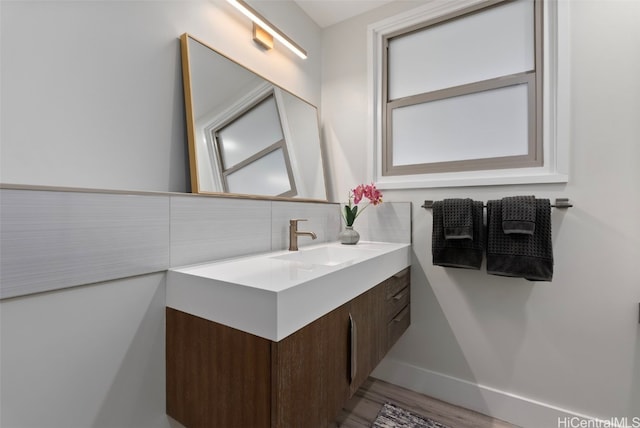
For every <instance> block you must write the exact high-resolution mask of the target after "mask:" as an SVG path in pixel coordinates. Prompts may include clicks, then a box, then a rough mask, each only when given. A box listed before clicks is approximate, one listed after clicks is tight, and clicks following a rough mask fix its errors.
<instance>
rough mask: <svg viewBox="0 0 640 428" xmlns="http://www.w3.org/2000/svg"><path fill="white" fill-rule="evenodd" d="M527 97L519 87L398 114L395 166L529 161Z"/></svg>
mask: <svg viewBox="0 0 640 428" xmlns="http://www.w3.org/2000/svg"><path fill="white" fill-rule="evenodd" d="M527 92H528V88H527V85H526V84H521V85H515V86H508V87H505V88H499V89H493V90H490V91H484V92H478V93H475V94H469V95H462V96H459V97H454V98H447V99H443V100H438V101H431V102H428V103H424V104H417V105H412V106H408V107H401V108H396V109H394V110H393V113H392V124H393V128H392V129H393V164H394V165H395V166H399V165H414V164H421V163H434V162H447V161H457V160H469V159H486V158H494V157H502V156H515V155H526V154H527V152H528V112H527Z"/></svg>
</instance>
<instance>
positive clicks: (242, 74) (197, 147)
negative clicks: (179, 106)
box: [180, 34, 327, 200]
mask: <svg viewBox="0 0 640 428" xmlns="http://www.w3.org/2000/svg"><path fill="white" fill-rule="evenodd" d="M180 40H181V48H182V70H183V79H184V89H185V106H186V111H187V130H188V134H189V162H190V168H191V191H192V192H193V193H235V194H243V195H259V196H262V197H298V198H305V199H318V200H326V199H327V192H326V186H325V176H324V167H323V159H322V150H321V146H320V132H319V127H318V111H317V109H316V107H314V106H313V105H311V104H309V103H307V102H306V101H304V100H302V99H300V98H298V97H296V96H295V95H293V94H291V93H289V92H287V91H286V90H284V89H282V88H280V87H278V86H276V85H274V84H273V83H271V82H269V81H267V80H265V79H264V78H262V77H261V76H259V75H257V74H256V73H254V72H252V71H250V70H248V69H246V68H245V67H243V66H241V65H239V64H238V63H236V62H235V61H233V60H231V59H229V58H227V57H226V56H224V55H222V54H220V53H218V52H217V51H216V50H215V49H213V48H212V47H210V46H208V45H206V44H205V43H203V42H201V41H199V40H197V39H196V38H194V37H193V36H191V35H189V34H183V35H182V37H181V38H180Z"/></svg>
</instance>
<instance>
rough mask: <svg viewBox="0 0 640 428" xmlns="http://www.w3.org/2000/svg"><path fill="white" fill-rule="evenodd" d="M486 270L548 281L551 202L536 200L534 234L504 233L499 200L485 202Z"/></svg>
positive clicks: (549, 275) (551, 253) (531, 279)
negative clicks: (486, 229) (486, 230)
mask: <svg viewBox="0 0 640 428" xmlns="http://www.w3.org/2000/svg"><path fill="white" fill-rule="evenodd" d="M487 228H488V233H487V272H488V273H490V274H493V275H503V276H515V277H520V278H526V279H528V280H530V281H551V279H552V277H553V247H552V244H551V203H550V202H549V200H548V199H536V228H535V232H534V234H533V235H526V234H506V233H504V231H503V230H502V201H489V202H487Z"/></svg>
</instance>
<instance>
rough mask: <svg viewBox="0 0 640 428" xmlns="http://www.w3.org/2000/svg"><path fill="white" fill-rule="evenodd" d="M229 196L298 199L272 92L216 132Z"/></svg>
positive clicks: (214, 131)
mask: <svg viewBox="0 0 640 428" xmlns="http://www.w3.org/2000/svg"><path fill="white" fill-rule="evenodd" d="M213 136H214V139H213V140H214V144H215V150H216V152H217V153H218V156H217V159H218V162H219V170H220V172H221V175H222V182H223V186H224V190H225V191H226V192H233V193H256V192H257V189H260V191H259V192H258V193H259V194H264V195H270V196H294V195H296V193H297V192H296V188H295V184H294V183H295V181H294V179H293V172H292V170H291V161H290V159H289V155H288V152H287V145H286V141H285V138H284V133H283V130H282V123H281V120H280V115H279V114H278V106H277V103H276V99H275V97H274V94H273V92H270V93H269V94H268V95H267V96H266V97H264V98H262V99H260V100H258V101H257V102H256V103H254V104H253V105H251V106H250V107H249V108H247V109H245V110H244V111H242V112H241V113H239V114H237V115H236V116H234V117H233V118H232V119H231V120H230V121H228V122H227V123H226V124H224V125H223V126H221V127H217V128H215V129H214V130H213Z"/></svg>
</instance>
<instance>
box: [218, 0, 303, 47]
mask: <svg viewBox="0 0 640 428" xmlns="http://www.w3.org/2000/svg"><path fill="white" fill-rule="evenodd" d="M227 1H228V2H229V3H231V5H233V7H235V8H236V9H238V10H239V11H240V12H242V14H243V15H245V16H246V17H248V18H249V19H250V20H251V21H253V40H255V41H256V43H258V44H260V45H261V46H263V47H264V48H266V49H271V48H272V47H273V38H274V37H275V38H276V39H277V40H278V41H279V42H281V43H282V44H283V45H285V46H286V47H288V48H289V49H291V50H292V51H293V53H295V54H296V55H298V56H299V57H300V58H302V59H305V58H307V51H305V50H304V49H302V48H301V47H300V45H298V44H297V43H296V42H294V41H293V40H291V39H290V38H289V37H287V35H285V34H284V33H283V32H282V31H280V30H278V28H276V27H275V26H274V25H273V24H272V23H270V22H269V21H268V20H267V19H266V18H265V17H264V16H262V15H260V14H259V13H258V12H257V11H256V10H255V9H253V8H252V7H251V6H249V5H248V4H247V3H246V2H245V1H244V0H227ZM265 33H266V34H265Z"/></svg>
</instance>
